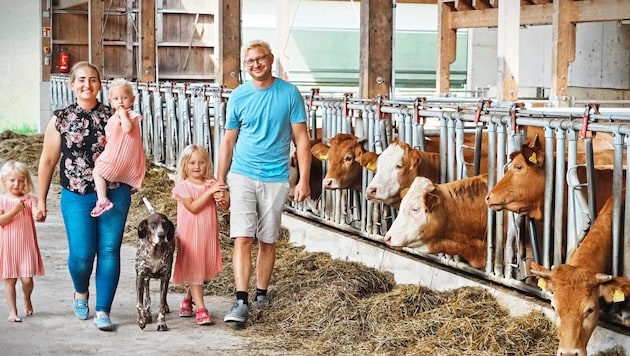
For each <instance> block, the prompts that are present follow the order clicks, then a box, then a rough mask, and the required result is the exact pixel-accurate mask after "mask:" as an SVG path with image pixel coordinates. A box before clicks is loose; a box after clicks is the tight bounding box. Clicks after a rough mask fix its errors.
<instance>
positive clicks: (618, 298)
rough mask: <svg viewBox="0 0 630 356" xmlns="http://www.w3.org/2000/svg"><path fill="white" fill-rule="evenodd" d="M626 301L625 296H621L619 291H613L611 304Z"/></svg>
mask: <svg viewBox="0 0 630 356" xmlns="http://www.w3.org/2000/svg"><path fill="white" fill-rule="evenodd" d="M624 300H626V296H625V295H624V294H623V292H622V291H621V289H615V293H614V294H613V302H615V303H620V302H623V301H624Z"/></svg>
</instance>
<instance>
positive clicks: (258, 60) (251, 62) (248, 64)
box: [243, 54, 269, 67]
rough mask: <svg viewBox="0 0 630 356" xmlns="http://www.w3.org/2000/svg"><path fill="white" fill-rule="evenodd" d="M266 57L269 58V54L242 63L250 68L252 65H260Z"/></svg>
mask: <svg viewBox="0 0 630 356" xmlns="http://www.w3.org/2000/svg"><path fill="white" fill-rule="evenodd" d="M268 56H269V54H265V55H264V56H260V57H257V58H251V59H248V60H245V61H243V63H245V65H246V66H248V67H251V66H253V65H254V63H257V64H260V63H262V62H264V61H265V60H266V59H267V57H268Z"/></svg>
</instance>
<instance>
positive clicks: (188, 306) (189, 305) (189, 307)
mask: <svg viewBox="0 0 630 356" xmlns="http://www.w3.org/2000/svg"><path fill="white" fill-rule="evenodd" d="M192 315H193V302H192V299H191V298H186V297H184V299H182V301H181V302H180V303H179V316H181V317H185V318H189V317H191V316H192Z"/></svg>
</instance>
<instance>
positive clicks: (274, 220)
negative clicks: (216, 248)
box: [226, 173, 289, 244]
mask: <svg viewBox="0 0 630 356" xmlns="http://www.w3.org/2000/svg"><path fill="white" fill-rule="evenodd" d="M226 183H227V184H228V186H229V187H230V237H232V238H236V237H256V238H257V239H258V240H260V241H262V242H264V243H268V244H272V243H275V242H276V241H277V240H278V236H279V234H280V224H281V219H282V213H283V211H284V204H285V203H286V201H287V196H288V195H289V183H288V182H283V183H269V182H261V181H256V180H253V179H250V178H248V177H246V176H244V175H241V174H236V173H228V176H227V182H226Z"/></svg>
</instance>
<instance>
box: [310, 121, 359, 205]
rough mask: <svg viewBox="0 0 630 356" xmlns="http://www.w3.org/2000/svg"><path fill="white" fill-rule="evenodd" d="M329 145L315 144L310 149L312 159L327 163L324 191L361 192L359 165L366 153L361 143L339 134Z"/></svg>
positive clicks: (350, 135) (346, 135)
mask: <svg viewBox="0 0 630 356" xmlns="http://www.w3.org/2000/svg"><path fill="white" fill-rule="evenodd" d="M328 142H329V144H325V143H322V142H320V143H317V144H315V145H313V146H312V147H311V152H312V153H313V157H315V158H317V159H318V160H321V161H324V160H327V161H328V171H327V172H326V177H324V180H323V186H324V189H331V190H332V189H352V190H355V191H359V192H360V191H361V190H362V179H363V178H362V176H363V174H362V173H363V167H361V165H360V164H359V159H360V157H361V155H362V154H363V153H364V152H366V151H365V149H364V148H363V141H362V140H359V139H358V138H357V137H356V136H354V135H352V134H345V133H340V134H337V135H335V136H334V137H332V138H331V139H330V140H329V141H328Z"/></svg>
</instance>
